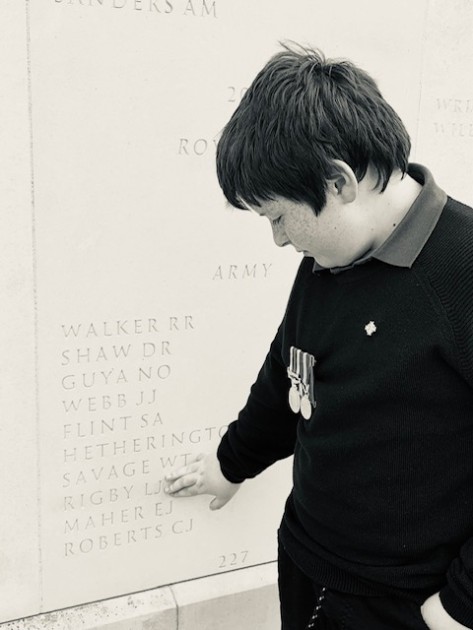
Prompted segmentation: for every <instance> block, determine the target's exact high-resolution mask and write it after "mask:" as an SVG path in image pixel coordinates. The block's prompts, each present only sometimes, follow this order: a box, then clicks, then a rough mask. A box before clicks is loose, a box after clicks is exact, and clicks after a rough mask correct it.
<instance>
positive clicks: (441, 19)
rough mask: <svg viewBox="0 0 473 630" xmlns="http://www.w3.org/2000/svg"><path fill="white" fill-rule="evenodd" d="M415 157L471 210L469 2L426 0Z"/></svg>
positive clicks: (472, 31)
mask: <svg viewBox="0 0 473 630" xmlns="http://www.w3.org/2000/svg"><path fill="white" fill-rule="evenodd" d="M423 66H424V67H423V73H422V99H421V105H420V111H419V131H418V141H417V156H416V157H417V158H418V159H419V161H421V162H423V163H425V164H426V165H429V167H430V168H431V169H432V171H433V173H434V175H435V177H436V178H437V180H438V182H439V184H440V185H441V186H442V187H443V188H444V189H445V191H446V192H447V193H448V194H450V195H451V196H453V197H456V198H457V199H459V200H460V201H463V202H464V203H468V204H470V205H473V184H472V178H471V169H472V164H473V72H472V68H473V3H472V2H470V0H452V1H451V2H443V1H442V0H430V2H429V11H428V15H427V25H426V34H425V46H424V64H423Z"/></svg>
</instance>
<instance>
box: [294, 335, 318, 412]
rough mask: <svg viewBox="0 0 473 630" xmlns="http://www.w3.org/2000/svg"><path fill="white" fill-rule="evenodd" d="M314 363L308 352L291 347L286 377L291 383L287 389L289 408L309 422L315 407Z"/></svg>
mask: <svg viewBox="0 0 473 630" xmlns="http://www.w3.org/2000/svg"><path fill="white" fill-rule="evenodd" d="M315 363H316V361H315V359H314V357H313V356H312V355H311V354H309V353H308V352H302V350H300V349H299V348H296V347H294V346H291V348H290V356H289V367H288V368H287V375H288V377H289V379H290V381H291V387H290V389H289V407H290V408H291V411H293V412H294V413H299V412H300V413H301V415H302V417H303V418H304V419H305V420H310V418H311V417H312V413H313V411H314V409H315V407H316V402H315V399H314V373H313V370H312V368H313V367H314V365H315Z"/></svg>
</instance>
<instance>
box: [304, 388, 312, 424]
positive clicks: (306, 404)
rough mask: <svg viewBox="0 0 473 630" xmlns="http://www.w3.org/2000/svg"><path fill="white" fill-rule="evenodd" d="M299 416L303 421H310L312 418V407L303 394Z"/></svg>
mask: <svg viewBox="0 0 473 630" xmlns="http://www.w3.org/2000/svg"><path fill="white" fill-rule="evenodd" d="M301 414H302V417H303V418H304V420H310V417H311V416H312V405H311V404H310V399H309V395H308V394H304V396H302V400H301Z"/></svg>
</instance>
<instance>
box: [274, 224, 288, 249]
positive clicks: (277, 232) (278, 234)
mask: <svg viewBox="0 0 473 630" xmlns="http://www.w3.org/2000/svg"><path fill="white" fill-rule="evenodd" d="M271 227H272V229H273V239H274V242H275V243H276V245H277V246H278V247H284V246H285V245H287V244H288V243H289V241H288V239H287V236H286V232H285V231H284V228H282V227H281V226H280V225H274V223H273V224H272V226H271Z"/></svg>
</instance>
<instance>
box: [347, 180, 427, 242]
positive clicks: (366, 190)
mask: <svg viewBox="0 0 473 630" xmlns="http://www.w3.org/2000/svg"><path fill="white" fill-rule="evenodd" d="M376 180H377V177H376V175H375V174H374V173H371V172H368V173H367V176H366V177H365V178H363V180H362V181H361V182H360V190H359V192H360V197H361V199H360V201H361V200H362V199H363V198H364V203H365V204H366V205H365V208H366V211H367V218H368V219H369V221H370V223H371V225H372V226H373V227H374V230H373V241H372V249H373V250H374V249H377V248H378V247H379V246H380V245H382V243H384V241H385V240H386V239H387V238H388V237H389V236H390V234H391V233H392V232H393V231H394V230H395V229H396V227H397V226H398V225H399V223H400V222H401V221H402V219H403V218H404V217H405V216H406V214H407V213H408V212H409V209H410V208H411V206H412V204H413V203H414V201H415V200H416V199H417V197H418V196H419V193H420V192H421V190H422V186H421V184H419V183H418V182H416V180H415V179H413V178H412V177H411V176H410V175H407V174H406V175H404V177H402V175H401V172H400V171H395V172H394V173H393V174H392V175H391V178H390V180H389V182H388V185H387V187H386V190H385V191H384V192H382V193H380V192H379V189H376V190H374V189H373V188H374V186H375V184H376Z"/></svg>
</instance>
